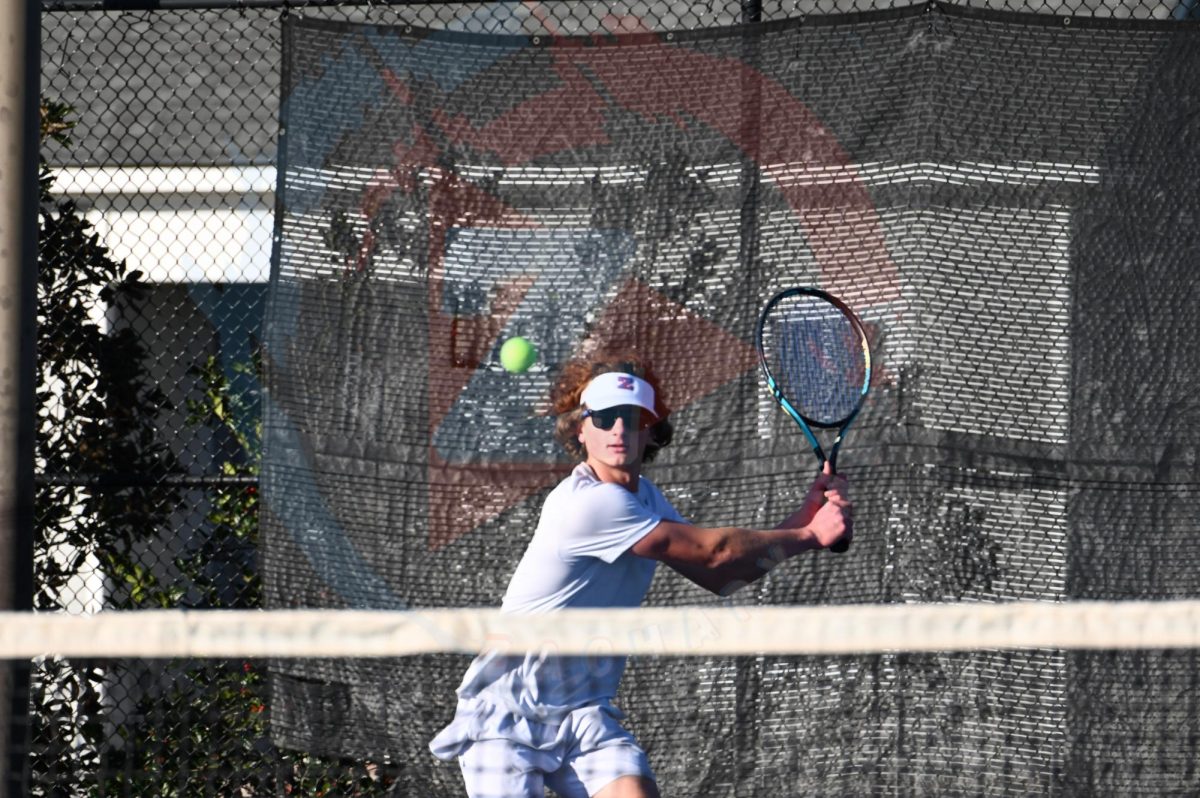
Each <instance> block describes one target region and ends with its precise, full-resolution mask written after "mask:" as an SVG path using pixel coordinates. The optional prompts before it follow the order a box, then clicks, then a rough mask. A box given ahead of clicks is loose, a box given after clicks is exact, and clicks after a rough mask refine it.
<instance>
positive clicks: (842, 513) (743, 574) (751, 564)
mask: <svg viewBox="0 0 1200 798" xmlns="http://www.w3.org/2000/svg"><path fill="white" fill-rule="evenodd" d="M844 486H845V483H844V482H843V481H841V480H840V479H836V480H835V479H834V478H832V477H822V479H819V480H818V481H817V482H816V483H814V485H813V489H812V490H810V492H809V496H808V498H807V499H806V500H805V502H804V505H803V506H801V508H800V509H799V510H797V511H796V512H795V513H793V514H792V515H790V516H789V517H788V518H787V519H786V520H785V521H784V522H783V523H782V524H781V525H780V526H779V527H778V528H776V529H771V530H757V529H741V528H738V527H717V528H705V527H697V526H692V525H690V524H685V523H679V522H676V521H662V522H660V523H659V524H658V525H657V526H655V528H654V529H653V530H651V531H650V533H649V534H647V535H646V536H645V537H643V538H642V539H641V540H639V541H638V542H637V543H635V544H634V545H633V547H632V549H631V551H633V553H634V554H637V555H638V556H640V557H648V558H650V559H652V560H658V561H659V562H662V563H665V564H667V565H669V566H671V567H672V568H673V569H675V570H676V571H678V572H679V573H681V574H683V575H684V576H686V577H687V578H688V579H690V580H691V581H693V582H695V583H696V584H698V585H700V586H701V587H703V588H705V589H706V590H709V591H711V592H713V593H717V594H719V595H729V594H730V593H732V592H733V591H735V590H737V589H738V588H740V587H742V586H744V585H747V584H749V583H751V582H754V581H755V580H757V579H759V578H761V577H762V576H764V575H765V574H766V573H767V572H769V571H770V570H771V569H772V568H774V567H775V566H776V565H778V564H779V563H781V562H783V561H784V560H787V559H789V558H790V557H794V556H795V555H797V554H799V553H800V552H803V551H808V550H810V549H822V548H828V547H829V546H832V545H833V544H834V543H836V542H837V541H838V540H841V539H842V538H843V537H848V536H850V535H852V534H853V533H852V530H851V517H852V513H853V505H851V503H850V500H849V499H848V498H847V497H846V494H845V492H844Z"/></svg>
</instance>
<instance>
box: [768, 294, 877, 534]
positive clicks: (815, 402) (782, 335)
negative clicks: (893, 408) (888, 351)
mask: <svg viewBox="0 0 1200 798" xmlns="http://www.w3.org/2000/svg"><path fill="white" fill-rule="evenodd" d="M756 343H757V345H758V359H759V362H760V363H761V364H762V370H763V376H765V377H766V380H767V387H768V388H770V389H771V395H772V396H774V397H775V401H776V402H778V403H779V406H780V407H781V408H783V411H784V412H785V413H787V414H788V415H789V416H791V417H792V420H793V421H795V422H796V423H797V424H798V425H799V426H800V429H801V430H802V431H803V432H804V436H805V437H806V438H808V442H809V444H810V445H811V446H812V450H813V454H815V455H816V456H817V463H818V470H824V468H825V462H826V460H828V461H829V466H830V470H831V471H834V472H836V471H837V455H838V449H839V448H841V445H842V441H843V440H844V439H845V437H846V431H847V430H848V429H849V428H850V425H851V423H853V421H854V417H855V416H857V415H858V411H859V410H860V409H861V408H862V405H863V400H864V399H866V397H867V389H868V387H869V386H870V384H871V349H870V346H869V345H868V344H867V335H866V332H865V331H864V330H863V326H862V322H860V321H859V320H858V317H857V316H855V315H854V313H853V312H852V311H851V310H850V308H849V307H847V306H846V303H844V302H842V301H841V300H840V299H838V298H837V297H834V296H832V295H830V294H827V293H825V292H824V291H820V290H818V289H816V288H789V289H787V290H785V291H780V292H779V293H778V294H776V295H775V296H773V297H771V300H770V301H769V302H767V306H766V307H765V308H763V312H762V315H761V316H760V317H759V319H758V340H757V341H756ZM814 429H836V430H837V437H835V438H834V439H833V443H832V444H830V446H829V453H828V455H826V452H825V450H824V449H823V448H822V447H821V442H820V441H819V440H817V436H816V434H814V432H813V430H814ZM830 548H831V550H832V551H835V552H839V553H841V552H844V551H846V550H847V549H848V548H850V543H849V541H845V540H840V541H838V542H837V543H835V544H834V545H833V546H831V547H830Z"/></svg>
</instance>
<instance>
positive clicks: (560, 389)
mask: <svg viewBox="0 0 1200 798" xmlns="http://www.w3.org/2000/svg"><path fill="white" fill-rule="evenodd" d="M610 371H615V372H617V373H619V374H632V375H633V376H635V377H641V378H642V379H643V380H645V381H646V382H648V383H650V387H652V388H654V412H655V414H656V415H657V416H658V418H659V421H658V423H657V424H655V425H654V426H653V427H651V428H650V440H649V441H648V442H647V443H646V452H645V454H644V455H643V457H642V462H644V463H649V462H650V461H651V460H653V459H654V457H655V455H657V454H658V452H659V450H660V449H662V448H663V447H664V446H667V445H669V444H670V443H671V437H672V435H674V429H672V427H671V422H670V421H669V420H668V416H669V415H670V412H671V411H670V410H669V409H668V408H667V406H666V404H665V403H664V402H663V399H662V389H661V388H660V386H659V382H658V377H657V376H656V375H655V374H654V370H653V369H652V368H650V366H649V364H647V363H646V362H645V361H643V360H642V359H641V358H640V357H638V356H637V355H635V354H632V353H628V352H618V353H611V352H610V353H603V352H602V353H598V354H595V355H592V356H590V357H587V358H584V359H580V360H572V361H571V362H569V363H567V364H566V365H565V366H563V369H562V371H561V372H559V375H558V383H557V384H556V385H555V386H554V390H552V391H551V392H550V412H552V413H553V414H554V415H556V416H557V417H558V420H557V421H556V422H555V425H554V439H555V440H557V441H558V442H559V443H561V444H562V446H563V448H564V449H566V450H567V451H568V452H570V453H571V456H572V457H574V458H576V459H577V460H580V461H583V460H586V459H587V451H585V450H584V447H583V444H581V443H580V442H579V425H580V424H582V423H583V408H581V407H580V406H579V397H580V396H581V395H582V394H583V389H584V388H586V387H587V385H588V383H589V382H591V381H592V380H593V379H595V378H596V377H597V376H599V375H601V374H607V373H608V372H610Z"/></svg>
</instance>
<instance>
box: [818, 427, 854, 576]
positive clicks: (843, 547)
mask: <svg viewBox="0 0 1200 798" xmlns="http://www.w3.org/2000/svg"><path fill="white" fill-rule="evenodd" d="M829 467H830V470H831V471H834V472H835V473H836V472H837V447H836V446H835V447H834V450H833V451H832V452H830V455H829ZM824 468H825V466H824V464H822V465H821V469H822V470H824ZM829 550H830V551H832V552H833V553H834V554H845V553H846V552H848V551H850V541H849V540H847V539H846V538H842V539H841V540H839V541H837V542H836V543H834V544H833V545H832V546H830V547H829Z"/></svg>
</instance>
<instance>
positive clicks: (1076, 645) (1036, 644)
mask: <svg viewBox="0 0 1200 798" xmlns="http://www.w3.org/2000/svg"><path fill="white" fill-rule="evenodd" d="M1197 645H1200V601H1161V602H1135V601H1128V602H1067V603H1047V602H1014V603H1006V604H923V605H912V604H898V605H897V604H892V605H866V606H837V607H828V606H826V607H754V608H739V607H674V608H646V609H596V610H564V611H561V612H557V613H553V614H549V615H539V616H515V615H505V614H501V613H500V612H499V611H497V610H487V609H472V608H466V609H428V610H409V611H401V612H394V611H387V612H384V611H369V610H282V611H216V610H207V611H187V610H162V611H157V610H147V611H137V612H103V613H100V614H98V615H92V616H76V615H64V614H49V613H14V612H9V613H0V658H4V659H29V658H34V657H39V656H51V655H57V656H66V657H112V658H117V657H120V658H149V659H154V658H176V657H219V658H224V657H401V656H410V655H415V654H430V653H436V652H460V653H476V652H478V651H481V650H485V649H491V650H496V651H500V652H503V653H522V652H527V651H541V650H546V651H549V652H551V653H557V654H590V655H604V654H613V653H623V654H650V655H730V656H733V655H754V654H762V655H769V654H785V655H786V654H792V655H805V654H861V653H877V652H885V651H909V652H918V651H972V650H981V649H1041V648H1049V649H1133V648H1137V649H1163V648H1191V647H1196V646H1197Z"/></svg>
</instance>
